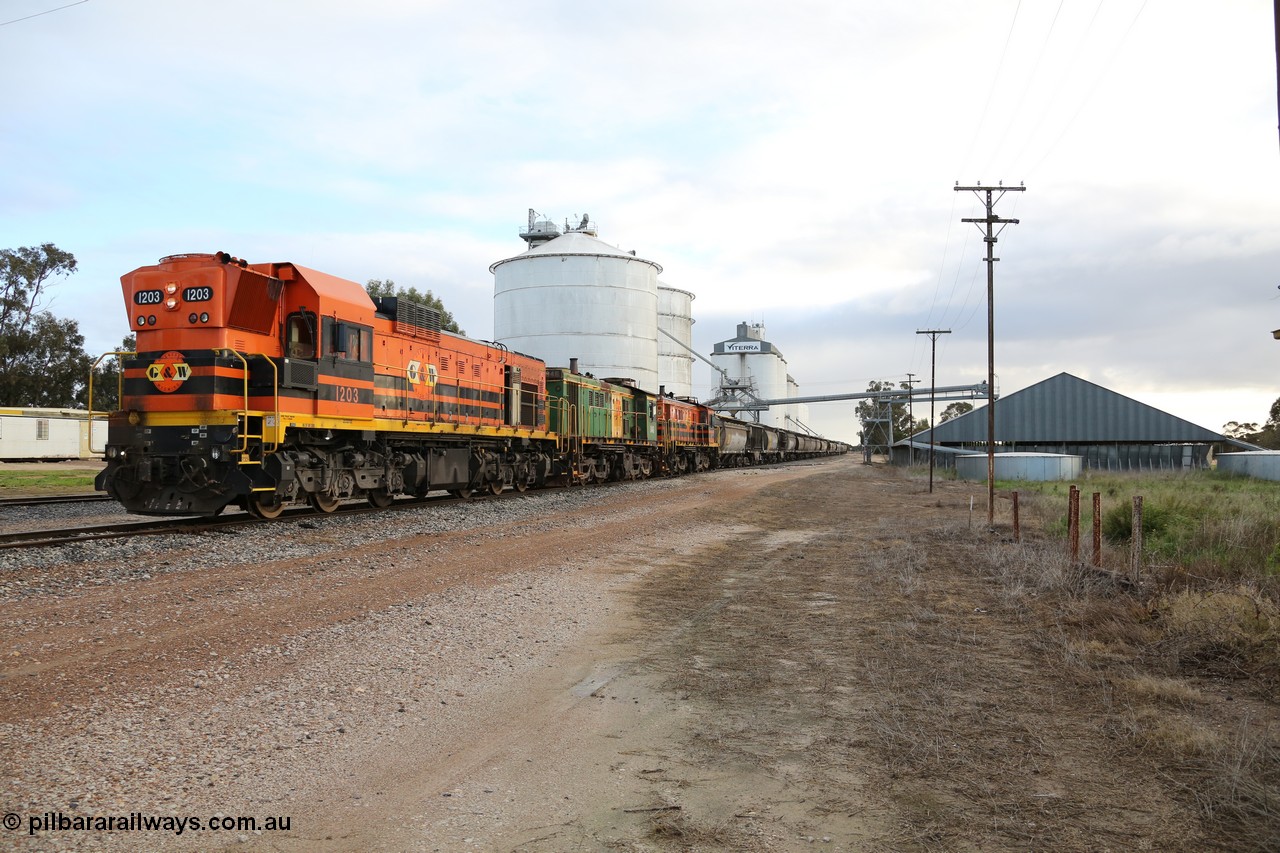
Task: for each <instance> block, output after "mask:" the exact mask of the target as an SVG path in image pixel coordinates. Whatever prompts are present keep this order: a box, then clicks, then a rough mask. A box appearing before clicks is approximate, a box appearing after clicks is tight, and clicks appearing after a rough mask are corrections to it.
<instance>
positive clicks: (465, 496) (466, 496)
mask: <svg viewBox="0 0 1280 853" xmlns="http://www.w3.org/2000/svg"><path fill="white" fill-rule="evenodd" d="M449 494H451V495H453V496H454V497H455V498H457V499H458V500H460V501H469V500H471V490H470V489H450V490H449Z"/></svg>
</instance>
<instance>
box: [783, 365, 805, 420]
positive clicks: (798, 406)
mask: <svg viewBox="0 0 1280 853" xmlns="http://www.w3.org/2000/svg"><path fill="white" fill-rule="evenodd" d="M799 396H800V385H799V383H797V382H796V380H795V379H794V378H792V376H791V375H790V374H787V397H789V398H790V397H799ZM784 408H785V412H786V417H787V418H788V420H787V423H786V424H785V426H786V428H787V429H793V430H795V431H796V432H804V431H805V429H806V428H807V427H808V426H809V407H808V405H806V404H804V403H793V404H791V405H790V406H786V407H784Z"/></svg>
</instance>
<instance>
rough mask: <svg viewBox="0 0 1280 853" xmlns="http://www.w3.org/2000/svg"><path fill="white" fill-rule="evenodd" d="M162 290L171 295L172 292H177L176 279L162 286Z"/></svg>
mask: <svg viewBox="0 0 1280 853" xmlns="http://www.w3.org/2000/svg"><path fill="white" fill-rule="evenodd" d="M164 292H165V293H167V294H169V295H170V296H173V294H175V293H177V292H178V283H177V282H176V281H171V282H169V283H168V284H166V285H165V286H164Z"/></svg>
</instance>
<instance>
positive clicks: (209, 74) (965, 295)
mask: <svg viewBox="0 0 1280 853" xmlns="http://www.w3.org/2000/svg"><path fill="white" fill-rule="evenodd" d="M69 2H70V0H0V78H2V79H4V80H6V81H8V83H7V85H6V87H5V95H6V99H5V100H6V109H5V110H4V113H3V115H2V116H0V125H2V127H0V162H2V163H3V164H4V165H3V172H0V245H2V246H3V247H6V248H13V247H17V246H28V245H36V244H39V243H44V242H52V243H55V244H57V245H58V246H59V247H60V248H62V249H65V250H67V251H70V252H72V253H73V254H74V255H75V256H76V258H77V259H78V260H79V271H78V272H77V273H75V274H74V275H73V276H71V277H70V278H68V279H65V280H62V281H60V282H59V283H58V284H57V285H56V286H55V287H54V289H53V290H52V295H53V297H54V298H53V301H52V303H51V304H50V305H49V306H48V307H50V309H51V310H53V311H54V313H55V314H58V315H59V316H62V317H71V318H74V319H76V320H78V321H79V323H80V328H81V331H82V332H83V333H84V335H85V337H86V348H87V349H88V350H90V351H91V352H94V353H98V352H103V351H106V350H110V349H114V348H115V346H116V345H117V343H118V342H119V341H120V339H121V338H122V337H123V336H124V335H125V334H127V333H128V331H129V328H128V323H127V320H126V317H125V312H124V307H123V303H122V300H121V297H120V292H119V284H118V280H119V276H120V275H121V274H122V273H125V272H127V271H129V270H131V269H134V268H136V267H139V266H143V265H146V264H150V263H154V262H155V261H156V260H157V259H158V258H160V257H161V256H163V255H168V254H174V253H178V252H193V251H194V252H201V251H218V250H225V251H228V252H231V253H232V254H234V255H238V256H240V257H244V258H246V259H248V260H250V261H255V262H256V261H293V262H296V263H299V264H302V265H305V266H309V267H313V268H317V269H321V270H324V271H326V272H329V273H333V274H335V275H340V276H344V277H347V278H350V279H354V280H356V281H360V282H364V281H367V280H368V279H371V278H380V279H392V280H394V281H395V282H396V283H397V284H401V285H405V286H408V285H413V286H415V287H417V288H419V289H427V288H430V289H431V290H433V291H434V292H435V293H436V294H437V295H439V296H441V297H442V298H443V299H444V300H445V303H446V305H447V307H449V308H450V309H451V310H452V311H453V312H454V314H455V315H456V316H457V317H458V319H459V321H460V323H461V324H462V326H463V327H464V328H465V329H466V330H467V332H468V333H469V334H471V335H472V336H474V337H480V338H488V337H490V336H491V335H492V331H493V278H492V275H491V274H490V273H489V271H488V267H489V265H490V264H491V263H493V262H494V261H496V260H500V259H502V258H506V257H510V256H512V255H515V254H518V253H519V252H520V251H522V250H523V249H524V248H525V247H524V243H523V242H521V241H520V239H519V237H518V236H517V234H518V232H519V231H520V230H521V228H522V226H523V225H524V224H525V220H526V217H527V211H528V209H529V208H535V209H536V210H538V211H539V212H541V213H543V214H545V215H547V216H550V217H551V218H552V219H555V220H557V221H563V220H564V219H568V218H574V217H579V216H581V215H582V214H584V213H588V214H590V216H591V218H592V219H593V220H595V221H596V222H597V223H599V228H600V237H601V239H603V240H605V241H606V242H609V243H612V244H614V245H616V246H619V247H620V248H622V249H625V250H630V249H635V250H636V251H637V253H638V254H639V255H641V256H642V257H648V258H651V259H653V260H656V261H658V262H659V263H661V264H662V265H663V267H664V268H665V271H664V274H663V275H662V280H663V282H664V283H665V284H668V285H670V286H672V287H678V288H681V289H685V290H689V291H693V292H694V293H695V294H697V299H696V301H695V302H694V313H695V316H696V319H697V323H696V325H695V327H694V329H695V343H696V344H697V345H698V347H699V348H700V349H701V350H702V351H703V352H709V351H710V349H711V346H712V344H713V343H714V342H716V341H719V340H724V339H726V338H729V337H732V336H733V332H734V327H735V325H736V324H737V323H738V322H740V321H743V320H746V321H750V322H762V323H764V324H765V326H766V328H767V333H768V338H769V339H770V340H771V341H773V342H774V343H775V344H776V345H777V346H778V347H779V348H780V349H781V350H782V352H783V353H784V354H785V356H786V358H787V361H788V367H789V372H790V373H791V374H792V375H793V376H794V377H795V378H796V380H797V381H798V382H799V383H800V385H801V392H802V393H804V394H835V393H840V392H842V391H859V390H863V389H865V388H866V387H867V383H868V382H869V381H871V380H886V379H887V380H893V381H901V380H904V379H906V377H907V374H908V373H913V374H915V375H916V376H917V377H918V378H924V379H925V380H926V382H927V379H928V374H929V346H928V340H927V338H925V337H924V336H921V335H917V334H916V332H917V330H919V329H931V328H932V329H950V330H951V334H949V335H945V336H942V337H941V338H940V339H939V341H938V351H937V359H938V377H937V378H938V384H939V385H955V384H968V383H974V382H979V381H982V380H984V379H985V378H986V371H987V365H986V353H987V350H986V346H987V334H986V332H987V329H986V267H985V264H983V262H982V260H981V259H982V257H983V256H984V250H983V246H982V242H981V239H980V234H979V233H978V230H977V228H976V227H975V226H974V225H972V224H965V223H962V222H961V219H962V218H965V217H977V216H980V215H982V210H981V208H980V207H979V206H978V204H977V200H976V199H975V198H974V197H973V195H972V194H970V193H958V192H955V191H954V187H955V185H956V182H957V181H959V182H961V183H962V184H973V183H975V182H981V183H983V184H991V183H996V182H998V181H1004V182H1005V183H1006V184H1018V183H1025V185H1026V187H1027V189H1026V191H1025V192H1024V193H1011V194H1008V195H1006V196H1005V198H1004V199H1003V200H1002V201H1001V202H1000V204H999V205H998V207H997V210H996V212H997V213H998V214H1000V215H1001V216H1003V217H1006V218H1017V219H1019V220H1021V223H1020V224H1018V225H1010V226H1008V227H1007V228H1006V229H1005V231H1004V232H1003V233H1002V234H1001V237H1000V242H999V244H998V246H997V256H998V257H1000V258H1001V261H1000V263H998V264H997V265H996V287H995V290H996V298H995V310H996V372H997V374H998V377H999V379H998V381H999V387H1000V390H1001V392H1002V393H1005V394H1008V393H1011V392H1013V391H1016V390H1019V389H1020V388H1024V387H1026V386H1027V385H1030V384H1033V383H1035V382H1038V381H1040V380H1042V379H1045V378H1047V377H1049V376H1053V375H1055V374H1057V373H1060V372H1063V371H1066V372H1069V373H1072V374H1074V375H1076V376H1079V377H1081V378H1084V379H1088V380H1090V381H1093V382H1097V383H1099V384H1101V385H1104V386H1106V387H1108V388H1111V389H1113V390H1115V391H1118V392H1120V393H1123V394H1127V395H1129V396H1132V397H1134V398H1136V399H1138V400H1141V401H1143V402H1146V403H1149V404H1151V405H1155V406H1157V407H1159V408H1162V409H1164V410H1166V411H1168V412H1171V413H1173V414H1175V415H1178V416H1180V417H1184V418H1186V419H1188V420H1191V421H1193V422H1195V423H1197V424H1200V425H1202V426H1206V427H1209V428H1212V429H1219V428H1221V426H1222V424H1223V423H1225V422H1226V421H1229V420H1240V421H1263V420H1265V419H1266V417H1267V411H1268V408H1269V406H1270V404H1271V402H1272V401H1273V400H1275V399H1276V398H1277V396H1280V381H1278V371H1277V368H1278V367H1280V342H1277V341H1275V340H1273V339H1272V337H1271V334H1270V333H1271V330H1272V329H1275V328H1280V290H1278V289H1277V285H1280V192H1278V189H1280V182H1278V181H1277V178H1278V177H1280V136H1278V134H1277V115H1276V51H1275V30H1274V25H1273V18H1272V15H1273V11H1272V4H1271V3H1269V2H1266V0H1218V2H1214V3H1204V2H1202V0H1200V1H1199V2H1195V1H1193V0H1105V2H1102V0H969V2H964V3H958V2H954V0H915V2H909V3H888V2H875V3H873V2H864V1H863V0H823V2H818V0H791V2H788V3H777V2H760V0H645V2H631V0H596V2H577V3H566V2H560V1H559V0H543V2H541V3H528V2H499V1H498V0H467V2H465V3H464V2H453V0H435V2H427V0H395V1H393V0H366V2H361V3H351V2H342V3H337V2H330V1H329V0H306V2H303V0H273V2H270V3H262V2H259V0H252V2H250V1H249V0H217V2H214V0H184V2H160V0H82V2H79V3H74V2H70V5H68V3H69ZM63 6H65V7H66V8H58V7H63ZM45 13H47V14H45ZM711 380H712V376H711V371H710V369H709V368H706V367H704V366H703V365H701V364H700V363H699V364H698V365H697V367H696V369H695V384H696V385H697V386H698V388H696V389H695V393H699V394H700V395H701V396H704V397H705V396H710V388H709V386H710V384H711ZM853 407H854V404H853V403H827V404H818V405H814V406H812V407H811V415H812V421H813V424H812V425H813V426H814V427H815V428H817V429H819V430H820V431H822V432H824V433H826V434H828V435H834V436H836V437H840V438H847V439H852V438H853V437H854V436H855V435H856V433H857V429H858V427H857V423H856V420H855V416H854V413H853ZM917 414H920V411H919V410H917Z"/></svg>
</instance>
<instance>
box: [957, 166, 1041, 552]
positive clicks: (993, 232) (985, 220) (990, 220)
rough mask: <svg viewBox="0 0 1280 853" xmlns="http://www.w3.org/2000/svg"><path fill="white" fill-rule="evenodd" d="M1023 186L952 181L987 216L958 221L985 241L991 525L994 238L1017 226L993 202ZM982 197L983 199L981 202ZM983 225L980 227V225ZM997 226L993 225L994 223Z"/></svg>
mask: <svg viewBox="0 0 1280 853" xmlns="http://www.w3.org/2000/svg"><path fill="white" fill-rule="evenodd" d="M1026 189H1027V188H1026V187H1025V186H1022V185H1021V184H1019V185H1018V186H1016V187H1006V186H1003V185H1000V186H994V187H984V186H983V185H982V183H981V182H979V183H978V185H977V186H974V187H962V186H960V182H959V181H956V187H955V190H956V192H971V193H973V194H974V195H976V196H977V197H978V200H979V201H982V202H983V204H984V205H985V207H986V210H987V215H986V216H984V217H982V218H981V219H961V220H960V221H961V222H972V223H974V224H976V225H977V226H978V230H979V231H981V232H982V235H983V236H982V239H983V242H985V243H986V244H987V256H986V258H984V260H985V261H986V262H987V526H988V527H994V526H995V521H996V313H995V289H996V286H995V285H996V267H995V264H996V261H998V260H1000V259H999V258H997V257H996V240H997V238H998V237H999V234H1000V232H1001V231H1003V230H1004V226H1006V225H1017V224H1018V220H1016V219H1001V218H1000V217H999V216H996V202H998V201H999V200H1000V199H1001V198H1003V197H1004V194H1005V193H1007V192H1008V193H1020V192H1025V191H1026ZM984 196H985V201H984ZM984 225H985V226H986V228H985V229H984V228H983V226H984ZM997 225H998V226H1000V227H999V228H997V227H996V226H997Z"/></svg>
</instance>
